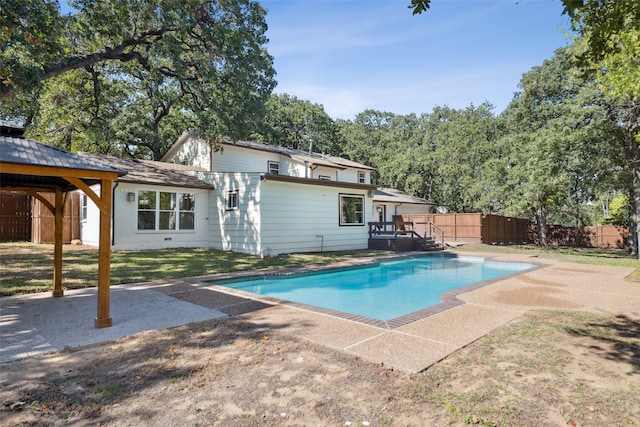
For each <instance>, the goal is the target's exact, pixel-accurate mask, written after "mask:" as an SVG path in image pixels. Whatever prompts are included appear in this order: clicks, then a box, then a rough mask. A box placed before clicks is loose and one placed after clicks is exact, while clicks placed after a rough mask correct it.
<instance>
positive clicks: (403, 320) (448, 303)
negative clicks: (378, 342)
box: [199, 252, 548, 330]
mask: <svg viewBox="0 0 640 427" xmlns="http://www.w3.org/2000/svg"><path fill="white" fill-rule="evenodd" d="M434 256H440V257H442V256H444V257H448V258H479V259H483V260H484V261H492V262H499V263H503V264H532V265H533V266H532V267H530V268H527V269H525V270H521V271H516V272H513V273H510V274H505V275H502V276H499V277H495V278H492V279H488V280H483V281H481V282H476V283H472V284H470V285H466V286H462V287H459V288H456V289H452V290H450V291H446V292H443V293H441V294H440V300H441V302H440V303H439V304H436V305H432V306H429V307H425V308H423V309H420V310H416V311H413V312H411V313H407V314H404V315H402V316H398V317H395V318H393V319H389V320H379V319H374V318H371V317H367V316H361V315H356V314H351V313H346V312H343V311H339V310H332V309H328V308H324V307H319V306H315V305H311V304H305V303H300V302H295V301H289V300H286V299H281V298H275V297H270V296H266V295H261V294H256V293H253V292H249V291H243V290H240V289H235V288H231V287H228V286H224V285H222V284H219V282H227V283H233V282H237V281H245V280H252V279H258V278H263V277H282V276H296V275H304V274H312V273H323V272H328V271H340V270H349V269H355V268H361V267H365V266H370V265H379V264H380V263H381V262H384V261H387V260H392V259H393V260H398V259H403V258H421V257H434ZM495 258H498V257H495V256H486V255H466V254H465V255H459V254H453V253H442V252H440V253H424V252H411V253H403V254H391V255H381V256H377V257H369V258H366V259H355V260H350V261H348V264H349V265H343V264H344V262H341V263H337V264H335V263H334V264H327V265H320V266H313V267H304V268H290V269H283V270H276V271H272V270H267V271H262V272H255V271H254V272H251V273H249V274H237V273H229V274H222V275H219V274H218V275H215V278H214V276H205V277H201V278H199V279H200V280H199V282H200V283H201V284H202V285H204V286H205V287H206V288H208V289H210V290H215V291H218V292H223V293H226V294H230V295H235V296H238V297H241V298H246V299H250V300H253V301H257V302H261V303H264V304H269V305H280V306H285V307H291V308H297V309H302V310H307V311H310V312H314V313H318V314H324V315H328V316H332V317H336V318H339V319H344V320H350V321H353V322H357V323H360V324H363V325H368V326H373V327H377V328H381V329H385V330H394V329H397V328H400V327H402V326H406V325H408V324H410V323H413V322H416V321H418V320H422V319H425V318H427V317H430V316H433V315H436V314H438V313H442V312H443V311H446V310H449V309H451V308H453V307H457V306H460V305H462V304H465V302H464V301H462V300H461V299H459V298H458V296H459V295H461V294H465V293H467V292H471V291H474V290H476V289H480V288H483V287H485V286H488V285H491V284H493V283H496V282H500V281H503V280H508V279H511V278H514V277H517V276H519V275H521V274H526V273H530V272H533V271H536V270H538V269H540V268H544V267H546V266H547V265H548V264H545V263H541V262H537V261H536V262H529V261H527V262H522V261H504V260H495ZM220 276H221V277H220Z"/></svg>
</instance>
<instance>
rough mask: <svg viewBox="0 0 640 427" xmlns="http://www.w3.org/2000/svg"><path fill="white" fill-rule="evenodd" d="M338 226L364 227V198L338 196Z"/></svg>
mask: <svg viewBox="0 0 640 427" xmlns="http://www.w3.org/2000/svg"><path fill="white" fill-rule="evenodd" d="M340 225H364V196H359V195H351V194H340Z"/></svg>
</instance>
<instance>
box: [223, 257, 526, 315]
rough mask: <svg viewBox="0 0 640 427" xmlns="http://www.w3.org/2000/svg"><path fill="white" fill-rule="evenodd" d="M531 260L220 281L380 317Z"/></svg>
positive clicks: (463, 260)
mask: <svg viewBox="0 0 640 427" xmlns="http://www.w3.org/2000/svg"><path fill="white" fill-rule="evenodd" d="M533 267H535V265H534V264H525V263H501V262H493V261H486V260H484V258H480V257H455V256H423V257H414V258H408V259H401V260H390V261H382V262H380V263H379V264H375V265H368V266H363V267H354V268H347V269H338V270H328V271H323V272H314V273H305V274H296V275H292V276H269V275H267V276H262V277H260V278H258V279H252V280H243V281H233V282H226V283H225V282H223V283H220V285H222V286H226V287H230V288H233V289H239V290H242V291H246V292H252V293H255V294H260V295H265V296H270V297H274V298H279V299H282V300H287V301H293V302H298V303H302V304H306V305H311V306H319V307H322V308H325V309H328V310H334V311H338V312H343V313H349V314H352V315H355V316H363V317H366V318H370V319H376V320H380V321H388V320H391V319H394V318H398V317H401V316H405V315H407V314H409V313H413V312H416V311H418V310H422V309H424V308H427V307H431V306H435V305H438V304H440V303H441V299H440V296H441V294H443V293H445V292H447V291H451V290H453V289H458V288H462V287H466V286H469V285H472V284H476V283H479V282H486V281H489V280H491V279H496V278H498V277H502V276H506V275H510V274H514V273H517V272H521V271H524V270H527V269H530V268H533Z"/></svg>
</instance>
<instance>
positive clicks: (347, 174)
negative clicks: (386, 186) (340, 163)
mask: <svg viewBox="0 0 640 427" xmlns="http://www.w3.org/2000/svg"><path fill="white" fill-rule="evenodd" d="M358 172H364V175H365V182H364V184H370V183H371V178H370V173H369V171H364V170H359V169H346V170H339V171H338V179H337V181H344V182H360V181H358Z"/></svg>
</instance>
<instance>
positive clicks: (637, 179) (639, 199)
mask: <svg viewBox="0 0 640 427" xmlns="http://www.w3.org/2000/svg"><path fill="white" fill-rule="evenodd" d="M629 142H630V147H629V148H630V150H629V154H630V155H631V158H630V159H629V167H630V169H631V173H632V175H633V184H632V185H631V189H630V190H631V191H630V192H631V194H630V195H629V205H630V209H631V220H632V222H633V226H632V227H630V230H629V234H630V235H631V234H632V233H633V238H632V239H631V241H632V242H633V246H631V247H630V248H629V249H630V250H631V253H632V254H634V255H638V257H639V258H640V250H638V240H639V239H638V234H637V233H638V230H640V228H639V225H640V212H639V211H638V209H640V150H639V148H638V140H637V139H636V138H635V134H634V132H630V138H629Z"/></svg>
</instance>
